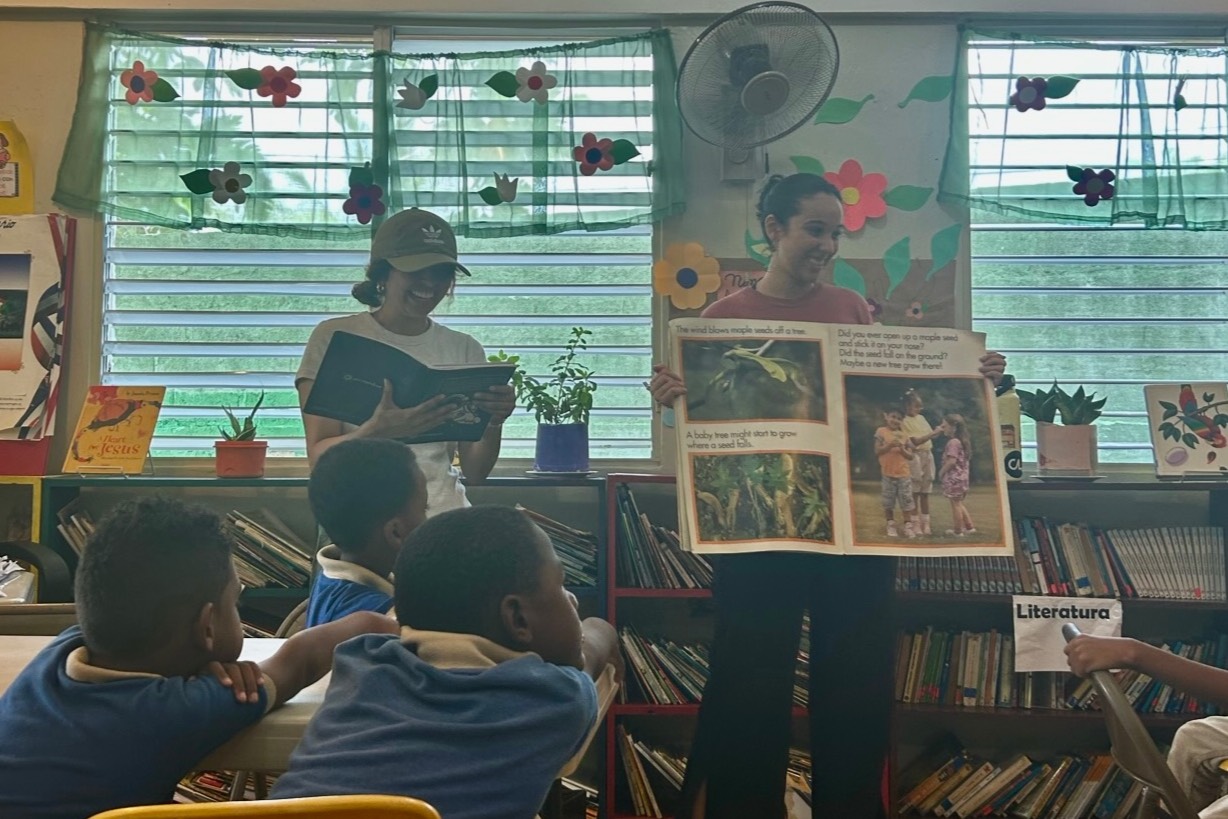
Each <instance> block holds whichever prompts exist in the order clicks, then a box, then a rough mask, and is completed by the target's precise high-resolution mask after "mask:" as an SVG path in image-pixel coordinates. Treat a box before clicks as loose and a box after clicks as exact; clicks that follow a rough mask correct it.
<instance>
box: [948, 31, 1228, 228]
mask: <svg viewBox="0 0 1228 819" xmlns="http://www.w3.org/2000/svg"><path fill="white" fill-rule="evenodd" d="M1226 64H1228V49H1226V48H1223V47H1215V48H1194V47H1190V48H1151V47H1142V46H1138V45H1123V44H1121V43H1120V42H1107V41H1106V42H1093V41H1071V40H1057V39H1043V38H1036V37H1031V38H1029V37H1023V36H1021V35H1018V34H1009V33H1002V32H992V31H983V30H976V29H972V28H964V29H963V30H962V37H961V42H960V47H959V52H958V55H957V58H956V66H955V80H956V82H955V89H956V92H955V94H954V95H953V98H952V114H951V117H952V118H951V131H950V134H951V135H950V141H949V143H948V146H947V153H946V161H945V166H944V169H943V175H942V181H941V184H940V188H939V198H940V199H941V200H943V201H947V202H954V203H963V204H966V205H968V206H971V207H974V208H978V209H980V210H983V211H988V212H991V213H994V214H998V215H1001V216H1003V217H1004V220H1005V221H1020V222H1023V221H1035V222H1045V223H1049V224H1102V225H1113V224H1130V225H1141V226H1145V227H1169V226H1178V227H1183V228H1187V229H1192V230H1224V229H1228V174H1226V173H1225V171H1226V170H1228V145H1226V144H1225V140H1226V139H1228V111H1226V109H1225V104H1228V84H1226V75H1225V70H1226V68H1225V66H1226ZM1019 78H1026V79H1027V80H1029V81H1032V80H1035V79H1036V78H1043V79H1044V80H1046V91H1047V92H1049V93H1048V94H1047V95H1044V94H1042V95H1037V93H1036V91H1035V89H1032V90H1026V89H1025V90H1024V92H1023V94H1022V96H1018V97H1016V99H1015V101H1012V95H1016V94H1017V92H1019V91H1020V89H1019V86H1018V85H1017V81H1018V79H1019ZM1054 78H1058V79H1056V80H1055V79H1054ZM1063 78H1070V79H1073V80H1077V81H1078V82H1077V83H1073V84H1072V83H1071V82H1070V81H1069V80H1068V79H1063ZM1071 85H1073V88H1072V89H1071V90H1069V92H1068V93H1066V94H1065V95H1064V96H1059V95H1060V94H1061V93H1062V91H1063V90H1067V89H1069V88H1070V86H1071ZM1062 86H1066V87H1067V89H1063V88H1062ZM1038 96H1047V98H1046V99H1045V100H1044V105H1043V108H1038V107H1037V106H1038V105H1039V101H1038ZM1016 102H1017V103H1019V104H1020V105H1023V106H1024V107H1025V108H1026V110H1023V111H1020V110H1019V109H1018V106H1017V105H1016ZM1029 102H1030V103H1031V104H1030V105H1029V104H1028V103H1029ZM1088 171H1090V172H1091V173H1094V174H1095V175H1096V177H1097V180H1098V181H1093V182H1091V185H1090V187H1089V186H1088V185H1087V183H1086V182H1084V184H1083V185H1082V186H1081V187H1080V191H1079V192H1078V193H1076V192H1075V190H1074V188H1075V186H1076V185H1077V184H1079V181H1082V175H1083V174H1086V173H1087V172H1088ZM1105 171H1108V172H1109V174H1111V175H1112V178H1111V179H1110V176H1109V174H1106V173H1103V172H1105ZM1106 181H1107V182H1109V184H1111V185H1112V191H1111V194H1112V195H1111V197H1109V198H1105V194H1108V193H1109V190H1108V189H1107V188H1105V187H1104V184H1103V183H1104V182H1106ZM1090 201H1094V202H1095V204H1094V205H1092V204H1089V202H1090Z"/></svg>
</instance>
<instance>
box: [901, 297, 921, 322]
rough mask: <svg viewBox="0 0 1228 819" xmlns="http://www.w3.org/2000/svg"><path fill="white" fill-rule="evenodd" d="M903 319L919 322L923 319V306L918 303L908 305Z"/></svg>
mask: <svg viewBox="0 0 1228 819" xmlns="http://www.w3.org/2000/svg"><path fill="white" fill-rule="evenodd" d="M904 318H906V319H912V320H913V321H920V320H921V319H923V318H925V305H923V304H922V303H921V302H919V301H914V302H913V303H912V304H910V305H908V309H907V310H905V311H904Z"/></svg>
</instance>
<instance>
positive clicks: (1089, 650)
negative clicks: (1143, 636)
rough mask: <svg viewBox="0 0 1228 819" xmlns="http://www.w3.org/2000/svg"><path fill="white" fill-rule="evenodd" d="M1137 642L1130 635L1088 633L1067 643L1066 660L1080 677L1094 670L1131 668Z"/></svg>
mask: <svg viewBox="0 0 1228 819" xmlns="http://www.w3.org/2000/svg"><path fill="white" fill-rule="evenodd" d="M1135 645H1136V642H1135V641H1134V640H1132V639H1130V638H1128V637H1093V636H1091V635H1088V634H1084V635H1081V636H1079V637H1076V638H1074V639H1073V640H1071V641H1070V642H1069V643H1067V644H1066V662H1067V664H1068V665H1069V666H1070V670H1071V671H1073V672H1074V673H1075V674H1077V675H1078V676H1080V677H1086V676H1087V675H1088V674H1090V673H1092V672H1093V671H1106V670H1108V669H1111V668H1129V667H1130V666H1131V665H1132V664H1133V657H1134V647H1135Z"/></svg>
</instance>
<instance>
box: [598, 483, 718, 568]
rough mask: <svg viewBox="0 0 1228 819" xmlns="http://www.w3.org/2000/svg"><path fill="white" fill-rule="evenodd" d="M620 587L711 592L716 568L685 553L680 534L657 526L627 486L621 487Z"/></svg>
mask: <svg viewBox="0 0 1228 819" xmlns="http://www.w3.org/2000/svg"><path fill="white" fill-rule="evenodd" d="M617 516H618V520H617V528H616V532H617V538H618V549H617V555H618V585H620V586H623V587H626V588H635V589H709V588H711V587H712V564H710V563H709V562H708V561H707V560H706V559H705V558H704V557H703V556H702V555H697V554H692V553H691V552H687V551H683V549H682V543H681V541H680V540H679V539H678V533H677V532H676V531H674V530H672V529H666V528H665V527H663V526H657V525H655V524H653V523H652V521H650V520H649V519H648V516H647V515H645V514H644V513H643V512H641V511H640V510H639V507H637V506H636V504H635V495H633V494H632V493H631V489H630V488H629V487H628V486H627V485H626V484H619V486H618V511H617Z"/></svg>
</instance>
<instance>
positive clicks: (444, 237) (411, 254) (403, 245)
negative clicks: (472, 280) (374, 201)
mask: <svg viewBox="0 0 1228 819" xmlns="http://www.w3.org/2000/svg"><path fill="white" fill-rule="evenodd" d="M371 261H372V262H378V261H386V262H388V264H390V265H392V266H393V267H394V268H396V269H397V270H400V271H402V272H404V273H413V272H415V271H417V270H422V269H423V268H426V267H430V266H431V265H436V264H449V263H451V264H454V265H456V269H457V271H458V272H460V273H464V274H465V275H466V276H470V275H472V274H471V273H470V272H469V270H468V268H466V267H465V266H464V265H463V264H461V263H460V262H458V261H456V234H455V233H453V232H452V226H451V225H449V224H448V223H447V222H446V221H444V220H443V219H442V218H440V217H439V216H437V215H435V214H434V213H431V212H430V211H427V210H419V209H418V208H410V209H409V210H403V211H401V212H400V213H397V214H395V215H393V216H391V217H389V218H388V219H386V220H385V221H384V223H383V224H382V225H380V226H379V230H377V231H375V238H374V239H372V240H371Z"/></svg>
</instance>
